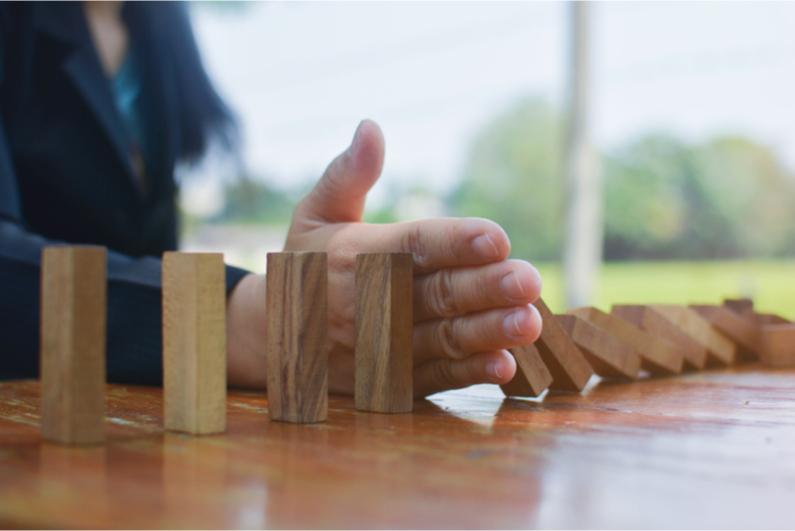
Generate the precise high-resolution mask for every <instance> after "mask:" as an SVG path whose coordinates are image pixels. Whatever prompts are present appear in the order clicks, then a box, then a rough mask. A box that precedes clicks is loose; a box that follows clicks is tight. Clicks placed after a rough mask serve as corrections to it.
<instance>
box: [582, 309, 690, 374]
mask: <svg viewBox="0 0 795 531" xmlns="http://www.w3.org/2000/svg"><path fill="white" fill-rule="evenodd" d="M567 313H571V314H574V315H579V316H580V317H582V318H583V319H585V320H586V321H589V322H591V323H592V324H594V325H595V326H597V327H599V328H601V329H602V330H604V331H606V332H609V333H610V334H612V335H613V336H615V337H616V338H618V339H619V340H621V341H622V342H623V343H626V344H627V345H629V346H630V347H631V348H632V349H633V350H634V351H635V352H637V353H638V355H639V356H640V358H641V360H642V365H641V366H642V367H643V368H644V369H645V370H647V371H649V372H650V373H652V374H679V373H680V372H682V364H683V363H684V358H685V354H684V352H682V350H681V349H680V348H678V347H676V346H674V345H672V344H671V343H668V342H667V341H663V340H662V339H660V338H659V337H656V336H654V335H652V334H650V333H648V332H645V331H644V330H643V329H641V328H640V327H638V326H636V325H634V324H632V323H631V322H629V321H625V320H624V319H621V318H620V317H618V316H616V315H610V314H607V313H605V312H603V311H601V310H599V309H597V308H593V307H587V308H576V309H573V310H569V311H568V312H567ZM575 343H576V341H575ZM597 374H598V373H597Z"/></svg>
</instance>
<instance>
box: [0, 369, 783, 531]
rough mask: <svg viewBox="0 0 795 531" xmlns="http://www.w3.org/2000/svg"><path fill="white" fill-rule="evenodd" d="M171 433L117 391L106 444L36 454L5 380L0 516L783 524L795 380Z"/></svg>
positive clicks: (697, 382)
mask: <svg viewBox="0 0 795 531" xmlns="http://www.w3.org/2000/svg"><path fill="white" fill-rule="evenodd" d="M267 407H268V402H267V397H266V395H265V394H264V393H257V392H241V391H231V392H230V393H229V400H228V430H227V432H226V433H225V434H223V435H218V436H204V437H190V436H187V435H182V434H172V433H164V431H163V417H162V390H161V389H155V388H144V387H132V386H119V385H109V386H108V389H107V418H106V428H107V430H106V431H107V439H108V440H107V443H106V444H104V445H100V446H93V447H66V446H59V445H55V444H50V443H43V442H42V441H41V434H40V416H39V384H38V382H35V381H18V382H5V383H2V384H0V525H3V526H14V527H41V528H47V527H79V528H95V527H101V528H119V527H135V528H151V527H156V528H175V527H176V528H239V527H243V528H252V527H276V528H296V527H299V528H316V527H322V528H361V527H367V528H383V527H400V528H414V527H422V528H473V527H474V528H526V527H542V528H558V527H565V528H580V527H587V528H602V527H610V528H626V527H632V528H682V527H685V528H714V527H721V528H745V527H753V528H781V527H786V528H792V527H794V526H795V370H776V371H772V370H767V369H764V368H762V367H760V366H758V365H749V366H744V367H741V368H739V367H738V368H731V369H722V370H713V371H707V372H700V373H691V374H688V375H684V376H677V377H671V378H665V379H648V380H642V381H640V382H637V383H615V382H606V381H601V382H599V381H598V378H595V379H594V380H592V382H591V384H590V385H589V387H588V388H587V389H586V391H585V392H584V393H583V394H554V395H552V394H548V395H547V396H545V397H544V398H543V400H542V401H533V400H504V399H503V397H502V396H501V393H500V391H499V388H497V387H493V386H477V387H474V388H470V389H468V390H462V391H455V392H449V393H443V394H439V395H436V396H434V397H432V398H431V399H430V400H421V401H417V402H416V403H415V411H414V413H413V414H403V415H378V414H370V413H360V412H357V411H356V410H355V408H354V405H353V400H352V399H350V398H347V397H332V398H331V400H330V402H329V408H330V410H329V420H328V422H326V423H321V424H313V425H291V424H284V423H279V422H270V421H269V420H268V416H267Z"/></svg>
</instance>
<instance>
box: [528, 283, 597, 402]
mask: <svg viewBox="0 0 795 531" xmlns="http://www.w3.org/2000/svg"><path fill="white" fill-rule="evenodd" d="M533 306H535V307H536V309H537V310H538V313H540V314H541V322H542V329H541V336H540V337H539V338H538V340H537V341H536V342H535V343H534V344H535V346H536V348H537V349H538V353H539V354H541V359H542V360H543V362H544V365H546V366H547V369H549V372H550V374H552V385H550V386H549V388H550V389H552V390H555V391H576V392H580V391H582V390H583V389H584V388H585V386H586V385H587V384H588V380H590V379H591V376H593V374H594V371H593V368H592V367H591V366H590V365H589V364H588V361H587V360H586V359H585V356H584V355H583V353H582V352H580V349H579V348H577V345H575V344H574V342H573V341H572V340H571V338H570V337H569V335H568V334H567V333H566V331H565V330H564V329H563V327H562V326H561V325H560V323H559V322H558V320H557V319H555V316H554V315H553V314H552V312H551V311H549V308H548V307H547V305H546V304H545V303H544V301H543V300H542V299H540V298H539V299H538V300H537V301H536V302H534V303H533Z"/></svg>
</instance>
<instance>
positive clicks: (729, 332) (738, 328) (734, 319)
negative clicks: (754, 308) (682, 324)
mask: <svg viewBox="0 0 795 531" xmlns="http://www.w3.org/2000/svg"><path fill="white" fill-rule="evenodd" d="M690 309H692V310H693V311H695V312H696V313H697V314H699V315H700V316H701V317H703V318H704V319H706V320H707V321H709V323H710V324H711V325H712V326H713V327H714V328H715V329H716V330H717V331H718V332H720V333H721V334H723V335H725V336H726V337H728V338H729V339H731V340H732V341H734V342H735V343H737V346H738V347H740V348H743V349H744V350H746V351H749V352H751V353H753V354H754V355H755V356H756V357H758V356H759V354H760V353H761V350H762V347H761V344H760V340H759V328H758V327H757V326H755V324H754V323H753V321H752V320H751V319H750V316H749V317H743V316H742V315H740V314H738V313H737V312H735V311H733V310H731V309H729V308H728V307H726V306H713V305H709V304H692V305H690Z"/></svg>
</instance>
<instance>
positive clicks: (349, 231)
mask: <svg viewBox="0 0 795 531" xmlns="http://www.w3.org/2000/svg"><path fill="white" fill-rule="evenodd" d="M383 162H384V139H383V135H382V133H381V130H380V128H379V127H378V125H376V124H375V123H374V122H372V121H369V120H365V121H363V122H362V123H361V124H360V125H359V128H358V129H357V131H356V135H355V136H354V139H353V143H352V144H351V146H350V147H349V148H348V150H346V151H345V152H344V153H342V154H341V155H339V156H338V157H337V158H336V159H335V160H334V161H333V162H332V163H331V164H330V165H329V167H328V168H327V169H326V172H325V173H324V175H323V177H322V178H321V179H320V181H319V182H318V184H317V185H316V186H315V187H314V189H313V190H312V191H311V192H310V193H309V194H308V195H307V196H306V197H304V198H303V199H302V200H301V201H300V202H299V204H298V205H297V206H296V209H295V212H294V213H293V220H292V224H291V226H290V231H289V233H288V236H287V242H286V244H285V248H284V250H285V251H326V252H328V274H329V277H328V304H329V323H328V339H329V346H330V350H329V391H330V392H334V393H344V394H352V393H353V389H354V381H353V378H354V367H355V363H354V353H353V347H354V336H355V329H356V328H355V326H356V325H355V316H356V311H355V289H354V273H355V264H356V255H357V254H358V253H366V252H369V253H372V252H409V253H412V255H413V257H414V394H415V396H427V395H429V394H432V393H435V392H438V391H443V390H446V389H454V388H459V387H466V386H468V385H472V384H476V383H496V384H503V383H507V382H509V381H510V380H511V378H513V376H514V373H515V372H516V362H515V360H514V359H513V356H511V355H510V354H509V353H508V352H507V351H506V350H504V349H507V348H511V347H515V346H519V345H525V344H528V343H531V342H533V341H535V340H536V339H537V338H538V335H539V334H540V332H541V317H540V315H539V314H538V311H537V310H536V309H535V307H533V306H532V304H530V303H531V302H534V301H535V300H536V299H537V298H538V296H539V294H540V292H541V278H540V276H539V274H538V272H537V271H536V269H535V268H534V267H532V266H531V265H530V264H529V263H527V262H524V261H521V260H506V258H507V256H508V254H509V253H510V242H509V240H508V237H507V235H506V234H505V232H504V231H503V230H502V228H500V226H499V225H497V224H496V223H493V222H491V221H488V220H485V219H477V218H465V219H428V220H422V221H416V222H406V223H395V224H389V225H371V224H366V223H362V214H363V213H364V203H365V199H366V196H367V192H368V191H369V190H370V188H371V187H372V186H373V185H374V184H375V182H376V181H377V180H378V177H379V176H380V175H381V169H382V166H383ZM261 300H264V299H261Z"/></svg>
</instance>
